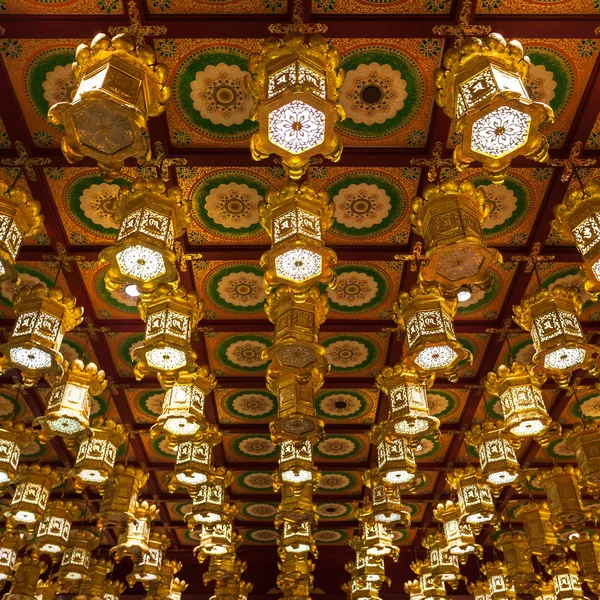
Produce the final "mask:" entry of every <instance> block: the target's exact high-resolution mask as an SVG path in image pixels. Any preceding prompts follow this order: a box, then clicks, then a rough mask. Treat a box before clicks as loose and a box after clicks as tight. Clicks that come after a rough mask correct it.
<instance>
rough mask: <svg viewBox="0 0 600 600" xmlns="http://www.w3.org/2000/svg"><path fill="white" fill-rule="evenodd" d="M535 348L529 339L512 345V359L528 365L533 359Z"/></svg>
mask: <svg viewBox="0 0 600 600" xmlns="http://www.w3.org/2000/svg"><path fill="white" fill-rule="evenodd" d="M534 354H535V348H534V347H533V342H532V341H531V340H525V341H524V342H521V343H520V344H518V345H515V346H514V347H513V359H514V360H516V361H517V362H520V363H521V364H522V365H526V366H527V365H530V364H531V363H532V361H533V355H534Z"/></svg>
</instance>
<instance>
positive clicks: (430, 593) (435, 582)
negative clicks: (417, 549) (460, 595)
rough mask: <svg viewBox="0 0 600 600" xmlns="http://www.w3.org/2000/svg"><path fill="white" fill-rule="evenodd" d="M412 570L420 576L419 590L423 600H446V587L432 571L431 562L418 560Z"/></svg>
mask: <svg viewBox="0 0 600 600" xmlns="http://www.w3.org/2000/svg"><path fill="white" fill-rule="evenodd" d="M410 568H411V569H412V570H413V571H414V572H415V573H416V574H417V575H418V576H419V589H420V590H421V597H422V599H423V600H445V598H446V586H445V585H444V583H443V582H442V581H441V579H439V578H438V577H435V576H434V575H433V573H432V571H431V565H430V564H429V561H427V560H426V561H425V562H423V561H420V560H417V561H415V562H413V563H412V564H411V565H410Z"/></svg>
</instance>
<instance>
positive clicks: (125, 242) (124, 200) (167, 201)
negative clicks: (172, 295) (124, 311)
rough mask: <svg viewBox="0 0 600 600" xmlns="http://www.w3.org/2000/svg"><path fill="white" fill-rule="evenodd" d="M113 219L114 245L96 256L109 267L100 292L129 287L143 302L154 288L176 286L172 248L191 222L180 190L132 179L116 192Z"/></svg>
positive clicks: (186, 202) (163, 184) (159, 181)
mask: <svg viewBox="0 0 600 600" xmlns="http://www.w3.org/2000/svg"><path fill="white" fill-rule="evenodd" d="M114 219H115V222H116V223H117V224H118V225H119V232H118V234H117V241H116V243H115V244H113V245H112V246H109V247H108V248H105V249H104V250H102V252H100V254H99V256H98V258H99V260H100V262H101V263H108V265H109V266H108V269H107V270H106V273H105V275H104V281H105V283H106V288H107V289H108V290H109V291H110V292H112V291H115V290H121V289H123V288H124V287H126V286H128V285H135V286H136V288H137V290H138V291H139V293H140V297H141V299H142V300H143V301H145V300H148V299H149V298H150V297H151V296H152V293H153V292H154V290H156V288H157V287H158V286H159V285H161V284H176V283H177V282H178V281H179V273H178V272H177V268H176V265H175V261H176V257H175V253H174V252H173V247H174V243H175V239H177V238H178V237H180V236H181V235H183V232H184V231H185V228H186V227H187V225H188V224H189V222H190V219H191V217H190V211H189V205H188V201H187V199H186V198H185V197H184V196H183V192H182V191H181V188H179V187H177V186H173V187H170V188H169V189H167V187H166V185H165V183H164V181H162V179H152V180H149V181H146V180H144V179H136V180H135V181H134V182H133V183H132V184H131V186H130V187H129V188H128V187H122V188H121V190H120V191H119V202H118V204H117V209H116V212H115V214H114Z"/></svg>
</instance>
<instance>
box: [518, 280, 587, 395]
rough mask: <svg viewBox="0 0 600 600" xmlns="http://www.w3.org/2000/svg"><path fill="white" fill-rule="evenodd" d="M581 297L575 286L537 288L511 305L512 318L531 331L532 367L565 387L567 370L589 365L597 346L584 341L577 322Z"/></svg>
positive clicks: (568, 377)
mask: <svg viewBox="0 0 600 600" xmlns="http://www.w3.org/2000/svg"><path fill="white" fill-rule="evenodd" d="M580 313H581V297H580V293H579V290H578V289H577V288H576V287H564V286H562V285H556V286H554V287H553V288H552V290H548V289H545V288H541V289H538V290H537V291H536V292H534V293H532V294H529V295H527V296H525V297H524V298H523V300H521V304H520V305H518V306H515V307H514V317H513V319H514V321H515V323H516V324H517V325H519V326H520V327H521V328H522V329H524V330H525V331H529V332H530V333H531V339H532V341H533V346H534V348H535V354H534V355H533V363H534V370H535V371H536V372H537V373H544V374H545V375H548V376H551V377H552V378H553V379H554V380H555V381H556V383H557V385H558V386H560V387H568V385H569V382H570V381H571V374H572V373H573V372H574V371H576V370H578V369H588V370H590V369H592V367H593V358H592V356H593V355H594V354H596V353H597V348H596V347H595V346H593V345H591V344H588V343H587V341H586V338H585V335H584V333H583V331H582V330H581V325H580V324H579V314H580Z"/></svg>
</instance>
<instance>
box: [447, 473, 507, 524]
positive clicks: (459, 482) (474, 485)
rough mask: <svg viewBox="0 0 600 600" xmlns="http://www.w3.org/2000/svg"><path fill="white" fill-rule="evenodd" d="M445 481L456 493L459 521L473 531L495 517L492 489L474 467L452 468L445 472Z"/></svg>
mask: <svg viewBox="0 0 600 600" xmlns="http://www.w3.org/2000/svg"><path fill="white" fill-rule="evenodd" d="M446 481H447V482H448V484H449V485H450V487H451V488H452V489H453V490H455V491H456V493H457V495H458V507H459V509H460V514H461V516H460V520H461V523H466V524H468V525H469V527H470V528H471V530H472V531H473V532H474V533H477V532H478V531H479V530H480V529H481V526H482V525H484V524H485V523H491V522H492V521H494V520H496V519H497V514H496V509H495V507H494V500H493V498H492V490H491V488H490V486H489V485H488V484H487V483H484V482H482V481H481V474H480V473H479V472H478V471H477V470H475V468H474V467H472V466H470V465H469V466H467V467H465V468H464V469H453V470H451V471H449V472H448V473H447V474H446Z"/></svg>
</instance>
